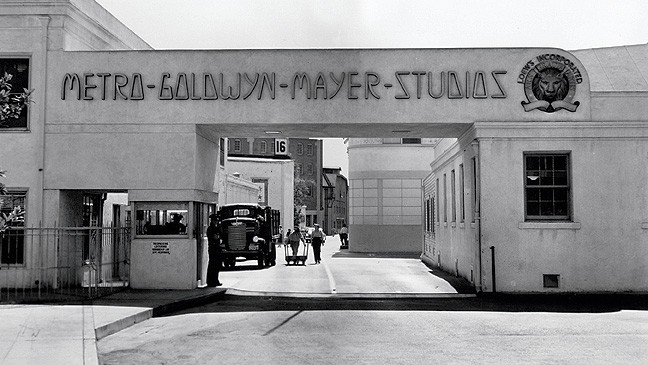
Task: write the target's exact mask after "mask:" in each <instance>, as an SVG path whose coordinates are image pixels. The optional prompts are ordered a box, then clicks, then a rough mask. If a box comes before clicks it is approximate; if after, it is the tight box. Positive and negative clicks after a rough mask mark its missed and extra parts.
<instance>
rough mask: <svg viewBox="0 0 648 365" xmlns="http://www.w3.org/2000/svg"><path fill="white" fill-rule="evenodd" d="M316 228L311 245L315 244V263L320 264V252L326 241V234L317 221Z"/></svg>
mask: <svg viewBox="0 0 648 365" xmlns="http://www.w3.org/2000/svg"><path fill="white" fill-rule="evenodd" d="M313 226H314V227H315V230H313V235H312V241H311V245H312V246H313V255H314V256H315V263H316V264H319V263H321V262H322V258H321V256H320V253H321V251H322V245H323V244H324V241H326V235H325V234H324V232H322V230H321V229H320V227H319V224H317V223H315V224H314V225H313Z"/></svg>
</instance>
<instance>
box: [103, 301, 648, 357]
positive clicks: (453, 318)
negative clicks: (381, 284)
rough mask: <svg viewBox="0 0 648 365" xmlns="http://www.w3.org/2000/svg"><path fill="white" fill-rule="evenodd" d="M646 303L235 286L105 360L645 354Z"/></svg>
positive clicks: (108, 343) (144, 329)
mask: <svg viewBox="0 0 648 365" xmlns="http://www.w3.org/2000/svg"><path fill="white" fill-rule="evenodd" d="M620 308H629V309H620ZM647 309H648V305H647V304H646V303H643V302H639V303H632V300H630V303H623V302H618V301H616V300H611V301H610V302H605V301H604V302H598V303H596V302H592V301H591V300H590V298H582V299H580V300H572V299H570V298H568V297H565V298H559V299H556V300H549V301H538V300H537V298H536V299H534V298H497V299H488V298H463V299H430V298H422V299H421V298H419V299H341V298H279V297H240V296H226V297H225V298H224V299H223V300H221V301H219V302H216V303H213V304H210V305H205V306H202V307H197V308H193V309H190V310H186V311H184V312H179V313H176V314H174V315H171V316H167V317H161V318H153V319H150V320H148V321H146V322H143V323H140V324H137V325H134V326H132V327H130V328H128V329H126V330H123V331H121V332H118V333H117V334H114V335H111V336H108V337H106V338H104V339H102V340H101V341H99V342H98V343H97V345H98V352H99V358H100V360H101V361H102V363H104V364H142V363H146V364H351V363H353V364H447V363H455V364H474V363H483V364H519V363H531V364H538V363H543V364H643V363H647V362H648V311H647Z"/></svg>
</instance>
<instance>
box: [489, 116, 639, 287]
mask: <svg viewBox="0 0 648 365" xmlns="http://www.w3.org/2000/svg"><path fill="white" fill-rule="evenodd" d="M617 128H618V129H617V130H616V131H614V132H611V131H608V132H603V133H599V135H598V136H597V137H592V138H586V139H570V138H567V137H566V136H567V135H572V136H573V134H572V133H580V129H579V128H573V129H569V130H568V131H562V132H561V133H560V134H561V136H562V137H561V138H556V139H547V138H542V137H539V136H538V137H537V138H535V139H534V140H531V141H529V140H524V141H522V140H507V139H498V138H493V139H490V140H482V141H480V158H481V160H482V161H481V162H482V196H483V199H482V204H483V205H482V207H483V218H482V219H483V223H482V224H483V226H482V227H483V245H482V247H483V248H488V247H490V246H494V247H495V266H496V280H497V289H498V291H512V292H515V291H540V292H547V291H549V292H551V291H590V292H596V291H624V290H634V291H638V290H639V291H646V290H648V280H646V278H648V229H646V228H647V227H646V224H645V223H644V222H646V220H647V219H646V217H648V214H647V206H648V205H647V194H646V193H647V189H646V181H647V179H648V171H647V165H646V162H645V159H646V156H648V144H647V143H646V140H645V137H639V136H637V137H627V138H615V137H613V135H614V134H617V135H618V133H619V130H623V129H624V128H623V126H618V127H617ZM627 132H629V131H627ZM644 133H645V132H644ZM525 151H569V153H570V159H571V174H572V176H571V182H572V189H571V194H572V207H573V223H532V222H524V187H523V182H524V179H523V174H524V172H523V157H522V156H523V152H525ZM483 258H484V267H486V268H489V267H490V265H491V260H490V253H488V254H486V255H484V256H483ZM543 274H557V275H560V288H558V289H545V288H543V281H542V278H543V276H542V275H543ZM486 279H489V277H488V275H486Z"/></svg>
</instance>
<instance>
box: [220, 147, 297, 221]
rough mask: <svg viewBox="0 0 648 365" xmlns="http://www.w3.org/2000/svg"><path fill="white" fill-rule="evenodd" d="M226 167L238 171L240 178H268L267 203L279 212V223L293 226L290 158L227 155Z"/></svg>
mask: <svg viewBox="0 0 648 365" xmlns="http://www.w3.org/2000/svg"><path fill="white" fill-rule="evenodd" d="M227 168H228V171H229V172H230V173H234V172H238V173H239V174H240V175H241V178H242V179H246V180H249V181H252V179H267V180H268V197H267V199H268V205H269V206H270V207H272V209H278V210H279V211H280V212H281V221H282V223H281V225H282V226H283V227H284V230H285V229H287V228H286V227H292V226H293V217H294V208H293V205H294V190H295V189H294V187H295V185H294V169H295V164H294V162H293V161H292V160H272V159H262V158H245V157H229V158H228V159H227Z"/></svg>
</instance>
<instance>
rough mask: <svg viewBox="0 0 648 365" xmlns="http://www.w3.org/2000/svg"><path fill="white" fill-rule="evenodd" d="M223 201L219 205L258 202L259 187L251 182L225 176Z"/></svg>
mask: <svg viewBox="0 0 648 365" xmlns="http://www.w3.org/2000/svg"><path fill="white" fill-rule="evenodd" d="M223 197H224V200H223V201H222V202H221V203H220V205H223V204H232V203H254V204H256V203H257V202H258V201H259V187H258V186H257V185H256V184H253V183H252V182H251V181H249V180H246V179H242V178H240V177H236V176H233V175H227V178H226V187H225V194H224V195H223Z"/></svg>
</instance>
